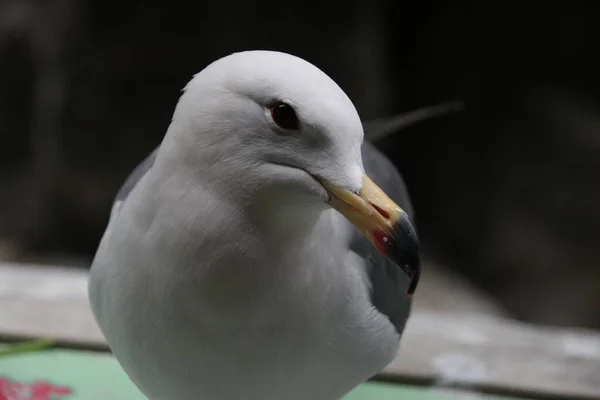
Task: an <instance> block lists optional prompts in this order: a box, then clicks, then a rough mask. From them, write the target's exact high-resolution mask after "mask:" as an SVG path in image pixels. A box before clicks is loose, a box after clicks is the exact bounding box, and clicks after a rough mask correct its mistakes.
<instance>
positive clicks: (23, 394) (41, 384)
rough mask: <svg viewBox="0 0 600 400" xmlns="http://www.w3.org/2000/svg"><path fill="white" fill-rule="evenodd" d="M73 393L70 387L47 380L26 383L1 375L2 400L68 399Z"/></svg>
mask: <svg viewBox="0 0 600 400" xmlns="http://www.w3.org/2000/svg"><path fill="white" fill-rule="evenodd" d="M72 393H73V391H72V390H71V388H70V387H67V386H59V385H53V384H51V383H50V382H47V381H35V382H31V383H24V382H18V381H13V380H10V379H9V378H7V377H5V376H0V400H67V397H68V396H69V395H70V394H72Z"/></svg>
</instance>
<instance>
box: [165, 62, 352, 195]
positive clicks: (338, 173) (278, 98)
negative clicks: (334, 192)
mask: <svg viewBox="0 0 600 400" xmlns="http://www.w3.org/2000/svg"><path fill="white" fill-rule="evenodd" d="M169 136H171V137H169ZM166 141H167V143H166V144H167V145H169V147H175V148H176V150H177V151H175V152H171V156H172V157H173V161H174V162H181V161H182V160H185V162H186V163H187V165H189V166H191V167H194V168H196V169H197V170H198V172H199V173H201V174H202V179H203V180H207V179H211V178H212V179H215V180H218V181H219V188H220V189H219V190H226V191H230V192H232V193H229V194H233V195H234V196H236V197H237V196H238V195H240V194H241V192H242V191H243V192H244V193H245V194H247V195H251V196H252V197H253V198H254V199H256V198H257V197H263V196H262V194H264V195H267V196H269V197H270V198H277V199H281V198H282V197H283V196H285V197H286V198H287V200H288V201H298V202H302V203H306V204H308V203H311V202H312V203H317V204H323V203H324V202H323V200H324V199H326V198H327V197H328V194H327V193H326V191H325V189H324V188H323V186H322V185H321V183H320V182H319V179H325V180H327V181H330V182H332V183H334V184H336V185H338V186H340V187H344V188H347V189H348V190H350V191H353V192H357V191H358V190H360V188H361V186H362V178H363V165H362V160H361V144H362V141H363V130H362V124H361V121H360V118H359V116H358V113H357V111H356V109H355V108H354V105H353V104H352V102H351V101H350V99H349V98H348V96H347V95H346V94H345V93H344V92H343V90H342V89H341V88H340V87H339V86H338V85H337V84H336V83H335V82H334V81H333V80H332V79H330V78H329V77H328V76H327V75H326V74H325V73H323V72H322V71H321V70H319V69H318V68H317V67H315V66H314V65H312V64H310V63H308V62H307V61H304V60H302V59H301V58H298V57H295V56H292V55H289V54H285V53H279V52H273V51H247V52H242V53H235V54H232V55H229V56H227V57H224V58H222V59H220V60H217V61H215V62H214V63H212V64H210V65H209V66H208V67H206V68H205V69H204V70H202V71H201V72H200V73H198V74H197V75H196V76H195V77H194V78H193V79H192V80H191V81H190V82H189V83H188V84H187V86H186V88H185V89H184V93H183V95H182V96H181V99H180V100H179V103H178V105H177V108H176V110H175V113H174V116H173V122H172V127H171V129H170V131H169V133H168V134H167V138H166ZM163 145H164V144H163ZM177 160H179V161H177ZM205 183H206V182H205ZM224 183H226V184H224ZM263 200H264V199H263Z"/></svg>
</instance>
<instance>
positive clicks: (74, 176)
mask: <svg viewBox="0 0 600 400" xmlns="http://www.w3.org/2000/svg"><path fill="white" fill-rule="evenodd" d="M593 4H594V2H583V1H573V0H572V1H552V0H550V1H545V2H533V1H532V2H523V1H515V0H510V1H508V0H505V1H487V2H483V1H475V0H474V1H459V0H456V1H413V2H401V1H392V0H389V1H384V0H379V1H366V0H359V1H354V2H352V1H341V0H339V1H331V0H319V1H315V0H306V1H303V2H288V1H275V2H250V1H222V2H218V1H217V2H202V1H199V2H191V1H170V2H164V1H163V2H157V1H146V2H141V1H137V2H136V1H125V0H119V1H117V0H102V1H100V0H39V1H37V0H29V1H28V0H1V1H0V74H1V75H0V76H1V77H2V78H1V79H0V259H3V260H7V261H17V262H38V263H54V264H68V265H74V266H81V267H84V268H85V267H87V265H88V264H89V262H90V260H91V258H92V256H93V254H94V251H95V247H96V245H97V243H98V241H99V239H100V236H101V234H102V232H103V230H104V227H105V224H106V221H107V217H108V213H109V210H110V205H111V201H112V197H113V196H114V194H115V193H116V191H117V190H118V188H119V186H120V185H121V183H122V182H123V180H124V178H125V177H126V175H127V174H128V173H129V171H130V170H131V169H132V168H133V167H134V166H135V165H136V164H137V163H138V162H139V161H140V160H141V159H143V158H144V156H145V155H146V154H147V153H148V152H149V151H151V149H153V148H154V147H155V146H156V145H157V144H158V143H159V142H160V140H161V138H162V136H163V134H164V132H165V131H166V128H167V126H168V124H169V122H170V118H171V114H172V111H173V108H174V106H175V103H176V101H177V98H178V96H179V94H180V90H181V88H182V87H183V86H184V85H185V83H186V82H187V81H188V80H189V79H190V78H191V76H192V75H193V74H194V73H196V72H198V71H199V70H201V69H202V68H204V66H206V65H207V64H208V63H209V62H211V61H213V60H215V59H216V58H219V57H222V56H225V55H227V54H229V53H231V52H234V51H241V50H247V49H272V50H281V51H286V52H291V53H293V54H296V55H298V56H301V57H303V58H305V59H307V60H309V61H311V62H312V63H314V64H316V65H317V66H319V67H320V68H321V69H323V70H324V71H325V72H327V73H328V74H329V75H330V76H331V77H332V78H334V79H335V80H336V81H337V82H338V83H339V84H340V86H342V88H343V89H344V90H345V91H346V92H347V93H348V95H349V96H350V97H351V98H352V99H353V101H354V102H355V105H356V106H357V108H358V110H359V112H360V113H361V116H362V117H363V119H364V120H370V119H372V118H376V117H383V116H387V115H392V114H396V113H401V112H405V111H409V110H412V109H416V108H419V107H422V106H426V105H431V104H436V103H438V102H442V101H449V100H461V101H463V102H464V104H465V111H463V112H461V113H456V114H452V115H447V116H444V117H440V118H436V119H432V120H430V121H427V122H423V123H420V124H417V125H414V126H411V127H410V128H407V129H405V130H402V131H401V132H397V133H395V134H394V135H393V136H390V137H387V138H385V139H383V140H382V141H381V142H378V146H380V148H382V149H383V150H384V151H385V152H386V153H387V154H388V155H389V156H390V157H391V158H392V159H393V161H394V162H395V164H396V165H397V166H398V168H400V170H401V172H402V173H403V174H404V176H405V179H406V181H407V183H408V185H409V188H410V191H411V193H412V196H413V201H414V205H415V209H416V213H417V224H418V227H419V231H420V234H421V237H422V241H423V246H424V251H425V253H426V254H427V257H428V258H429V259H430V260H433V261H432V262H434V263H435V265H437V266H438V267H439V268H440V269H441V270H444V271H446V273H451V274H453V275H455V276H457V277H460V279H461V280H463V281H465V282H470V284H472V285H474V286H476V287H478V288H480V289H481V290H482V291H484V292H486V293H488V294H489V296H490V298H492V299H494V301H497V302H498V304H500V305H501V306H502V307H504V308H505V309H506V310H507V312H508V313H510V314H511V315H512V316H515V317H516V318H519V319H523V320H526V321H532V322H536V323H544V324H551V325H575V326H588V327H595V328H599V327H600V247H598V246H597V244H598V242H599V240H600V103H599V102H598V101H599V97H600V82H599V79H598V74H599V71H600V52H598V39H599V37H600V25H598V24H597V23H596V22H597V21H598V19H599V18H600V12H599V9H600V7H598V6H593ZM434 300H435V299H434ZM440 301H443V300H440Z"/></svg>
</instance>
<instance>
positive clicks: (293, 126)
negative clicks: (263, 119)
mask: <svg viewBox="0 0 600 400" xmlns="http://www.w3.org/2000/svg"><path fill="white" fill-rule="evenodd" d="M270 111H271V118H273V121H274V122H275V123H276V124H277V126H279V127H280V128H282V129H287V130H292V131H296V130H298V129H299V128H300V121H298V115H296V111H294V108H293V107H292V106H290V105H289V104H286V103H284V102H282V101H278V102H276V103H273V105H271V107H270Z"/></svg>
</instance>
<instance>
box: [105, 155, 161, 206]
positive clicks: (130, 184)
mask: <svg viewBox="0 0 600 400" xmlns="http://www.w3.org/2000/svg"><path fill="white" fill-rule="evenodd" d="M157 152H158V147H157V148H155V149H154V150H153V151H152V153H150V154H149V155H148V157H146V158H145V159H144V161H142V162H141V163H139V164H138V166H137V167H135V169H134V170H133V171H132V172H131V173H130V174H129V176H128V177H127V179H125V182H124V183H123V185H122V186H121V188H120V189H119V191H118V192H117V195H116V196H115V204H121V203H123V202H124V201H125V199H127V196H129V193H131V191H132V190H133V188H134V187H135V185H136V184H137V183H138V182H139V181H140V179H142V177H143V176H144V175H146V173H147V172H148V171H150V168H152V165H154V160H156V153H157ZM113 207H114V206H113Z"/></svg>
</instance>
